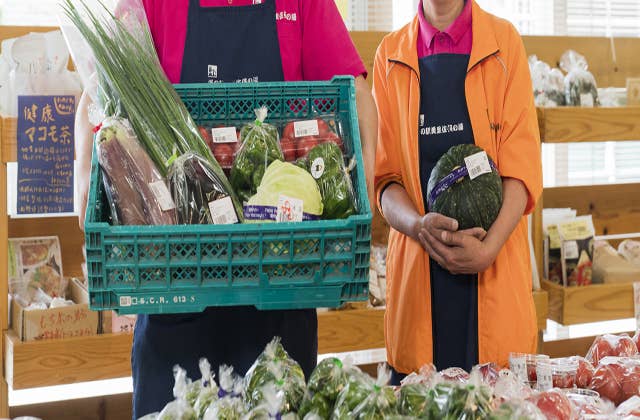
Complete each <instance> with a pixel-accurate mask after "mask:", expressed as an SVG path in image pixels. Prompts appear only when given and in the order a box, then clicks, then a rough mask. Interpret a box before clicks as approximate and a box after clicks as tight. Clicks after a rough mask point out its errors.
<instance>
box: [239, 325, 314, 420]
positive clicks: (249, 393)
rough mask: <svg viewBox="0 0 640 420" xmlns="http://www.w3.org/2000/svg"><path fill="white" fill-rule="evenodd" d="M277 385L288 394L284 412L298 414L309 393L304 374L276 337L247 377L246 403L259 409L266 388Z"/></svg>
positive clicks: (284, 403) (285, 394) (283, 408)
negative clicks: (303, 400)
mask: <svg viewBox="0 0 640 420" xmlns="http://www.w3.org/2000/svg"><path fill="white" fill-rule="evenodd" d="M272 383H273V384H276V385H277V387H278V389H279V390H281V391H282V392H283V393H284V402H283V406H282V412H283V413H290V412H296V411H298V409H299V408H300V404H301V403H302V399H303V398H304V394H305V391H306V383H305V377H304V372H303V371H302V368H301V367H300V365H299V364H298V362H296V361H294V360H293V359H292V358H291V357H289V354H288V353H287V352H286V350H285V349H284V347H282V344H281V343H280V338H278V337H276V338H274V339H273V340H272V341H271V342H270V343H269V344H267V346H266V348H265V350H264V351H263V352H262V354H260V356H258V359H257V360H256V361H255V363H254V364H253V366H251V368H250V369H249V371H248V372H247V375H246V377H245V401H246V403H247V406H248V407H249V408H255V407H257V406H258V405H260V404H261V403H263V402H264V401H263V400H264V396H263V394H262V388H263V387H264V386H265V385H268V384H272Z"/></svg>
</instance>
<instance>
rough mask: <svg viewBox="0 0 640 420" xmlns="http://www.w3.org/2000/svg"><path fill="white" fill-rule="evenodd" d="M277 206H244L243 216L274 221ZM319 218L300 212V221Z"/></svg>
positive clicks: (247, 218)
mask: <svg viewBox="0 0 640 420" xmlns="http://www.w3.org/2000/svg"><path fill="white" fill-rule="evenodd" d="M277 214H278V208H277V207H275V206H250V205H246V206H244V218H245V219H246V220H273V221H274V222H275V221H276V217H277ZM312 220H320V216H316V215H314V214H309V213H302V221H304V222H307V221H312Z"/></svg>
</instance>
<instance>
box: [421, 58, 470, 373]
mask: <svg viewBox="0 0 640 420" xmlns="http://www.w3.org/2000/svg"><path fill="white" fill-rule="evenodd" d="M468 64H469V55H464V54H436V55H431V56H427V57H423V58H422V59H420V80H421V92H420V97H421V102H420V118H419V121H418V124H419V130H420V132H419V133H420V134H419V137H418V141H419V153H420V181H421V185H422V191H423V198H424V205H425V209H427V208H428V206H427V184H428V181H429V176H430V175H431V171H432V170H433V168H434V167H435V165H436V163H437V162H438V159H440V157H441V156H442V155H443V154H444V153H446V152H447V151H448V150H449V149H450V148H451V147H452V146H455V145H457V144H461V143H473V142H474V138H473V132H472V130H471V121H470V119H469V112H468V110H467V101H466V95H465V90H464V85H465V78H466V75H467V66H468ZM429 263H430V275H431V319H432V327H433V362H434V364H435V365H436V367H437V368H438V369H439V370H442V369H446V368H449V367H460V368H463V369H465V370H466V371H467V372H469V371H470V370H471V368H472V367H473V366H474V365H475V364H477V363H478V284H477V278H478V277H477V274H471V275H454V274H451V273H450V272H449V271H447V270H446V269H444V268H442V267H441V266H440V265H439V264H438V263H436V262H435V261H434V260H433V259H431V260H430V261H429Z"/></svg>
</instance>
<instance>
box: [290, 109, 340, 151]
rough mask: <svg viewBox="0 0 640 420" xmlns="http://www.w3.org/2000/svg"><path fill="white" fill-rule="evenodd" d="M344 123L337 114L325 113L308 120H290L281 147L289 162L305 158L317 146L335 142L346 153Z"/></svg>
mask: <svg viewBox="0 0 640 420" xmlns="http://www.w3.org/2000/svg"><path fill="white" fill-rule="evenodd" d="M342 138H343V130H342V125H341V124H340V121H339V119H338V118H337V117H336V116H335V115H323V116H319V117H316V118H312V119H307V120H297V121H290V122H288V123H287V124H285V125H284V127H283V129H282V136H281V138H280V147H281V148H282V153H283V154H284V159H285V160H286V161H287V162H294V161H296V160H298V159H303V158H305V157H306V156H307V154H308V153H309V151H310V150H311V149H313V148H314V147H315V146H317V145H319V144H323V143H327V142H332V143H335V144H336V145H338V146H339V147H340V150H341V151H342V153H344V151H345V150H344V142H343V141H342Z"/></svg>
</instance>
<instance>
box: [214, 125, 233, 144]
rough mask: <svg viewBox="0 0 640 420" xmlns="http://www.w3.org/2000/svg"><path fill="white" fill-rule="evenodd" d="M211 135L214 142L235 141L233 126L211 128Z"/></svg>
mask: <svg viewBox="0 0 640 420" xmlns="http://www.w3.org/2000/svg"><path fill="white" fill-rule="evenodd" d="M211 137H212V138H213V142H214V143H237V142H238V136H237V135H236V128H235V127H219V128H212V129H211Z"/></svg>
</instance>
